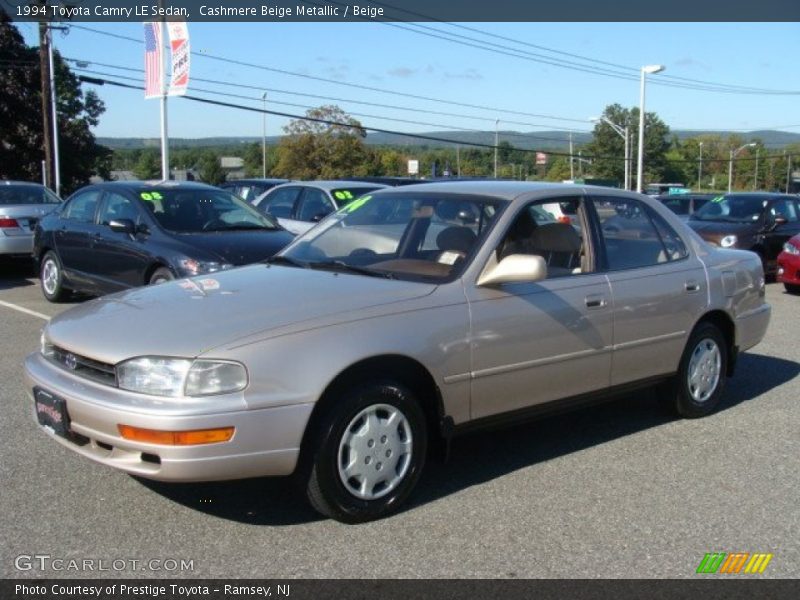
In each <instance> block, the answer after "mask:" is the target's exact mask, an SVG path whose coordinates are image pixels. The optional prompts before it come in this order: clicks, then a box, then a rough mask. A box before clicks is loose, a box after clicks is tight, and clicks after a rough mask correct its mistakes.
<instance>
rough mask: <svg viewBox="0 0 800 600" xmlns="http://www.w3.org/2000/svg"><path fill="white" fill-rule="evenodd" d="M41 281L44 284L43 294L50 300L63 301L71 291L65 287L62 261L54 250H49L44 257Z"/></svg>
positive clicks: (40, 270) (40, 273) (40, 274)
mask: <svg viewBox="0 0 800 600" xmlns="http://www.w3.org/2000/svg"><path fill="white" fill-rule="evenodd" d="M39 281H40V282H41V284H42V294H44V297H45V298H47V300H48V301H50V302H61V301H62V300H64V299H65V298H66V297H67V294H68V293H69V292H68V290H67V289H66V288H65V287H64V273H63V271H62V269H61V261H60V260H59V259H58V255H57V254H56V253H55V252H53V251H52V250H48V251H47V253H45V255H44V257H43V258H42V265H41V268H40V269H39Z"/></svg>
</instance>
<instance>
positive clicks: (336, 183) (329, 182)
mask: <svg viewBox="0 0 800 600" xmlns="http://www.w3.org/2000/svg"><path fill="white" fill-rule="evenodd" d="M282 185H286V186H289V185H299V186H307V187H315V188H319V189H321V190H327V191H330V190H334V189H337V188H345V189H356V188H365V187H366V188H371V189H375V188H379V189H383V188H387V187H389V186H388V185H383V184H382V183H373V182H365V181H347V180H344V179H318V180H315V181H290V182H289V183H285V184H282ZM273 189H274V188H273ZM270 191H272V190H270Z"/></svg>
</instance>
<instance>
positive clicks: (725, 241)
mask: <svg viewBox="0 0 800 600" xmlns="http://www.w3.org/2000/svg"><path fill="white" fill-rule="evenodd" d="M737 241H738V238H737V237H736V236H735V235H726V236H725V237H724V238H722V239H721V240H720V241H719V245H720V246H722V247H723V248H730V247H731V246H735V245H736V242H737Z"/></svg>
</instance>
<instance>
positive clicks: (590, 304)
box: [584, 294, 606, 309]
mask: <svg viewBox="0 0 800 600" xmlns="http://www.w3.org/2000/svg"><path fill="white" fill-rule="evenodd" d="M584 302H585V303H586V308H589V309H598V308H603V307H604V306H605V305H606V298H605V296H603V295H602V294H589V295H588V296H586V298H584Z"/></svg>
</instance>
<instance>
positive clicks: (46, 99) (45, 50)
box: [39, 2, 55, 188]
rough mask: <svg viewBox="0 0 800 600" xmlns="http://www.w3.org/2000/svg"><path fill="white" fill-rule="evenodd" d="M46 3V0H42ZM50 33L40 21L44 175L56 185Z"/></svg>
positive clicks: (50, 184)
mask: <svg viewBox="0 0 800 600" xmlns="http://www.w3.org/2000/svg"><path fill="white" fill-rule="evenodd" d="M42 4H43V5H44V2H42ZM49 49H50V35H49V33H48V31H47V23H44V22H40V23H39V72H40V74H41V85H42V94H41V95H42V141H43V144H42V145H43V146H44V164H45V169H44V176H45V180H46V181H47V185H48V186H49V187H51V188H53V186H54V182H55V177H53V124H52V120H51V116H52V111H51V108H50V101H51V98H52V95H51V93H50V50H49Z"/></svg>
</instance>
